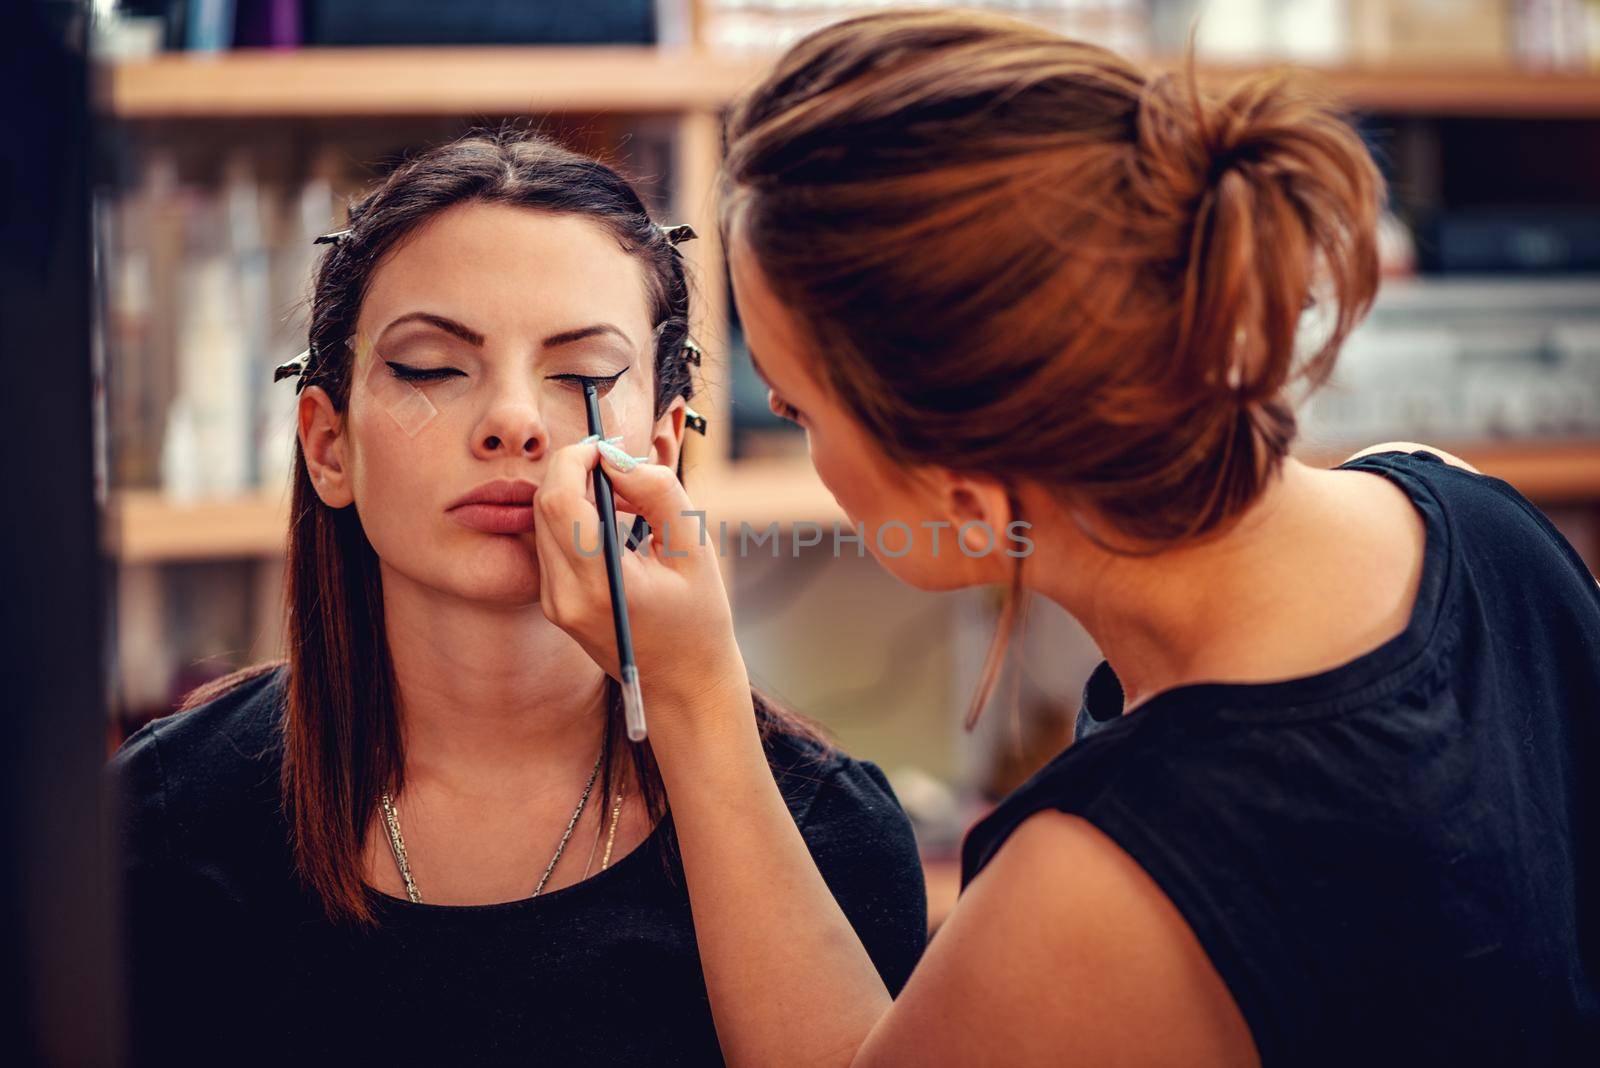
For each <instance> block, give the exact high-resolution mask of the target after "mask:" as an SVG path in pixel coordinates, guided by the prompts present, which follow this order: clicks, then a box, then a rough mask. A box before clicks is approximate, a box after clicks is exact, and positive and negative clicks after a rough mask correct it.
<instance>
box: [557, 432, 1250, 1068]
mask: <svg viewBox="0 0 1600 1068" xmlns="http://www.w3.org/2000/svg"><path fill="white" fill-rule="evenodd" d="M594 462H595V453H594V447H593V446H570V447H569V448H568V449H563V450H561V451H560V452H558V453H557V455H556V457H554V458H553V459H552V462H551V465H550V467H549V468H548V469H547V472H546V481H545V483H544V485H543V486H542V487H541V488H540V500H539V503H538V504H537V506H538V508H539V516H538V520H539V524H540V531H541V533H540V534H539V535H538V550H539V554H540V559H539V567H540V574H541V580H542V581H543V583H544V587H543V592H542V593H541V597H542V598H543V599H544V602H545V611H546V612H547V613H550V614H551V618H552V619H554V620H555V621H556V622H557V623H558V625H560V626H562V627H563V628H565V629H567V630H568V631H569V632H570V633H573V634H574V636H575V637H577V639H578V640H579V641H580V642H582V643H583V644H584V646H585V648H587V649H589V650H590V653H591V655H593V656H595V658H596V660H597V661H598V662H599V663H601V664H602V665H605V666H606V667H607V669H608V670H611V671H613V672H614V671H615V666H616V654H615V650H614V648H613V647H612V640H611V619H610V612H609V603H608V600H607V593H606V583H605V575H604V569H603V567H601V566H598V565H599V560H598V557H597V556H596V557H587V558H586V557H584V556H582V555H581V554H579V553H577V552H575V551H573V549H572V546H573V544H574V543H573V542H572V540H571V538H572V535H573V532H574V524H577V530H578V533H579V534H580V535H581V537H582V539H583V540H582V542H581V544H583V545H588V546H593V545H594V544H595V538H596V537H597V531H596V529H595V522H596V520H595V519H594V516H595V512H594V509H593V507H592V505H590V504H589V503H588V502H587V500H586V499H585V497H584V485H585V482H584V480H585V478H586V476H587V473H588V469H589V466H590V465H592V464H593V463H594ZM608 471H609V473H610V474H611V477H612V481H613V485H614V486H615V488H616V491H617V493H618V494H619V495H620V496H623V497H626V498H627V501H628V504H627V505H626V507H625V510H627V511H632V512H636V513H640V514H643V515H644V516H645V517H646V518H647V519H649V520H650V523H651V526H652V527H653V528H654V529H655V530H656V531H657V532H658V534H659V532H660V531H661V530H663V529H670V531H671V532H672V534H671V539H670V540H671V548H672V550H673V551H674V552H683V553H684V554H685V555H683V556H674V557H671V558H668V557H665V556H664V555H662V554H660V553H655V554H654V555H653V556H652V557H651V558H650V559H639V558H637V557H634V556H632V555H630V557H629V559H628V560H627V564H628V570H627V573H626V575H625V579H624V581H625V583H626V585H627V593H628V604H629V614H630V619H631V622H632V626H633V637H634V645H635V652H636V654H637V660H638V664H639V674H640V678H641V681H642V684H643V687H644V695H645V709H646V713H647V715H648V717H649V721H650V740H651V745H652V747H653V748H654V751H655V755H656V760H657V762H658V764H659V765H660V768H661V774H662V778H663V780H664V782H665V784H666V789H667V794H668V796H669V798H670V799H671V803H672V812H673V822H674V827H675V829H676V832H677V836H678V842H679V847H680V852H681V854H682V858H683V867H684V872H685V876H686V878H687V880H688V889H689V897H690V903H691V907H692V909H693V913H694V921H695V937H696V939H697V941H698V943H699V948H700V957H701V964H702V968H703V970H704V973H705V977H706V987H707V991H708V992H709V994H710V998H711V1007H712V1014H713V1016H714V1018H715V1020H716V1025H717V1035H718V1038H719V1040H720V1042H721V1044H722V1048H723V1053H724V1055H725V1057H726V1058H727V1060H728V1062H729V1063H730V1064H733V1065H759V1066H762V1068H768V1066H785V1065H797V1066H798V1065H804V1066H807V1068H811V1066H819V1065H838V1066H845V1065H884V1064H908V1063H922V1064H962V1065H975V1064H1007V1065H1019V1064H1072V1063H1081V1064H1098V1063H1106V1062H1109V1061H1113V1060H1115V1061H1117V1062H1118V1063H1133V1064H1138V1063H1148V1064H1173V1063H1183V1064H1188V1065H1197V1066H1203V1065H1225V1064H1226V1065H1240V1064H1251V1063H1254V1060H1255V1056H1254V1049H1253V1047H1252V1045H1251V1042H1250V1037H1249V1032H1248V1031H1247V1030H1246V1029H1245V1027H1244V1024H1243V1021H1242V1019H1241V1018H1240V1017H1239V1014H1238V1010H1237V1009H1236V1008H1235V1007H1234V1006H1233V1002H1232V1000H1231V998H1230V997H1229V995H1228V992H1227V990H1226V987H1225V986H1224V985H1223V983H1222V981H1221V979H1220V978H1218V976H1217V975H1216V972H1215V970H1214V969H1213V968H1212V966H1211V963H1210V961H1209V959H1208V958H1207V957H1206V955H1205V953H1204V952H1203V951H1202V950H1201V948H1200V946H1199V943H1198V941H1197V940H1196V939H1195V937H1194V935H1193V933H1192V932H1191V930H1190V929H1189V927H1188V925H1187V924H1186V923H1184V921H1183V919H1182V918H1181V916H1180V915H1179V914H1178V912H1177V910H1176V909H1175V908H1174V907H1173V906H1172V904H1171V903H1170V901H1168V900H1167V898H1166V897H1165V895H1163V894H1162V893H1161V891H1160V890H1159V889H1158V888H1157V887H1156V886H1155V884H1154V883H1153V882H1152V881H1151V879H1150V878H1149V876H1148V875H1146V874H1145V872H1144V871H1143V869H1141V868H1140V867H1139V866H1138V865H1137V864H1135V863H1134V862H1133V861H1132V860H1131V859H1130V858H1128V857H1127V855H1126V854H1125V853H1123V852H1122V850H1121V849H1119V848H1118V847H1117V846H1116V845H1115V844H1114V843H1112V842H1111V841H1110V840H1109V839H1107V838H1106V837H1105V836H1104V835H1102V834H1100V833H1099V832H1098V831H1096V830H1095V829H1094V828H1093V827H1091V826H1090V825H1089V824H1087V823H1085V822H1083V821H1082V820H1079V819H1076V818H1072V817H1068V816H1064V815H1060V814H1058V813H1045V814H1042V815H1040V816H1036V817H1034V818H1033V819H1030V820H1029V821H1027V823H1025V824H1024V825H1023V827H1022V828H1021V829H1020V830H1019V831H1018V832H1017V833H1016V834H1015V835H1014V836H1013V837H1012V839H1011V840H1010V841H1009V842H1008V843H1007V844H1006V846H1005V847H1004V848H1002V849H1001V851H1000V853H999V855H998V856H997V857H996V858H995V859H994V861H993V862H991V864H990V865H989V866H988V867H987V868H986V869H985V870H984V873H983V874H982V875H981V876H980V877H979V878H978V879H976V880H975V881H974V882H973V884H972V886H971V887H970V888H969V889H968V890H967V892H966V893H965V894H964V895H963V897H962V903H961V905H960V907H959V908H957V909H956V911H955V913H954V914H953V915H952V917H951V918H950V919H949V920H948V921H947V922H946V924H945V926H944V927H943V928H942V929H941V930H940V933H939V936H938V937H937V938H935V939H934V941H933V944H932V946H930V947H929V950H928V952H927V954H926V956H925V957H924V958H923V961H922V963H921V964H920V965H919V966H918V968H917V969H916V971H915V972H914V973H913V975H912V977H911V980H910V981H909V983H908V984H907V985H906V987H905V990H904V991H903V992H902V993H901V996H900V999H899V1001H897V1002H891V1000H890V998H889V995H888V992H887V991H886V990H885V988H884V986H883V983H882V981H881V980H880V979H879V977H878V973H877V971H876V969H875V968H874V967H873V964H872V961H871V959H870V958H869V957H868V955H867V953H866V951H865V950H864V949H863V948H862V946H861V942H860V940H859V939H858V938H857V937H856V935H855V932H854V930H853V929H852V928H851V926H850V924H849V922H848V920H847V919H846V918H845V916H844V914H843V912H842V911H841V910H840V908H839V906H838V904H837V903H836V902H835V901H834V899H833V897H832V895H831V894H830V893H829V892H828V888H827V886H826V885H825V883H824V882H823V880H822V877H821V875H820V874H819V873H818V871H817V868H816V865H815V864H814V863H813V862H812V859H811V856H810V854H809V852H808V851H807V849H806V845H805V842H804V840H803V839H802V838H801V836H800V833H799V831H798V830H797V829H796V827H795V824H794V821H793V820H792V819H791V818H790V816H789V813H788V810H787V809H786V807H785V805H784V802H783V799H782V797H781V795H780V794H779V792H778V789H777V786H776V784H775V783H774V781H773V778H772V774H771V772H770V770H769V768H768V766H767V762H766V759H765V756H764V754H763V752H762V748H761V742H760V738H759V736H758V733H757V729H756V723H755V718H754V716H753V715H752V711H751V707H750V690H749V680H748V677H747V675H746V672H745V668H744V662H743V659H742V657H741V656H740V654H739V650H738V647H737V646H736V644H735V643H734V639H733V625H732V618H731V614H730V612H729V609H728V602H727V595H726V592H725V590H724V589H723V586H722V579H721V574H720V571H719V569H718V567H717V561H716V558H715V555H714V552H713V549H712V547H711V546H709V545H707V546H701V545H699V544H698V538H697V537H696V536H695V535H696V533H697V530H698V528H697V527H696V525H695V523H694V521H693V520H684V519H682V518H681V516H680V513H681V512H682V511H685V510H687V509H689V508H690V507H692V506H691V505H690V504H689V502H688V499H687V497H686V496H685V495H684V492H683V488H682V487H681V486H680V485H679V484H678V482H677V480H676V479H675V478H674V477H673V475H672V473H671V472H670V471H669V470H667V469H666V468H664V467H657V466H653V465H647V466H641V467H639V468H636V469H635V470H633V471H627V472H624V471H618V470H617V469H616V468H614V467H612V466H611V465H609V464H608ZM669 522H670V527H669V526H668V524H669ZM686 527H687V529H685V528H686ZM657 544H658V545H659V542H658V543H657Z"/></svg>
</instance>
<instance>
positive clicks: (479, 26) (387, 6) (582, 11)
mask: <svg viewBox="0 0 1600 1068" xmlns="http://www.w3.org/2000/svg"><path fill="white" fill-rule="evenodd" d="M306 39H307V41H308V42H309V43H311V44H318V45H447V44H448V45H468V44H550V45H580V44H654V43H655V40H656V5H655V0H584V2H583V3H581V4H573V3H565V2H562V0H525V2H523V3H505V2H504V0H451V2H450V3H438V2H437V0H316V2H315V3H313V4H311V6H310V9H309V10H308V12H307V18H306Z"/></svg>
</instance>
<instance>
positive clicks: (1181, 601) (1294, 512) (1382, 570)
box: [1028, 460, 1422, 710]
mask: <svg viewBox="0 0 1600 1068" xmlns="http://www.w3.org/2000/svg"><path fill="white" fill-rule="evenodd" d="M1036 507H1039V508H1041V509H1048V507H1049V505H1048V504H1047V502H1045V501H1043V500H1040V501H1038V502H1037V504H1036ZM1033 537H1034V541H1035V543H1036V545H1038V546H1039V549H1040V551H1039V552H1037V553H1036V554H1035V558H1034V559H1032V560H1030V561H1029V563H1028V568H1029V570H1031V571H1032V572H1033V574H1034V575H1035V576H1037V577H1038V579H1037V581H1036V582H1032V583H1030V584H1032V585H1034V588H1036V589H1037V590H1038V591H1039V592H1040V593H1042V594H1044V595H1045V596H1047V597H1049V598H1050V599H1051V600H1054V601H1055V602H1056V603H1058V604H1060V605H1061V606H1062V607H1063V608H1065V609H1066V610H1067V611H1068V612H1069V613H1070V614H1071V615H1073V616H1074V617H1075V618H1076V619H1077V620H1078V621H1079V622H1080V623H1082V624H1083V626H1084V627H1085V629H1087V630H1088V631H1089V634H1090V636H1091V637H1092V638H1093V639H1094V641H1095V643H1096V644H1097V645H1098V646H1099V648H1100V651H1101V652H1102V654H1103V655H1104V656H1105V657H1106V659H1107V660H1108V661H1110V663H1111V667H1112V669H1113V670H1115V671H1116V673H1117V676H1118V678H1119V680H1120V681H1121V682H1122V685H1123V690H1124V692H1125V694H1126V697H1127V708H1128V709H1129V710H1131V709H1133V708H1135V707H1137V705H1138V704H1140V703H1142V702H1143V701H1145V700H1148V699H1149V698H1150V697H1151V696H1153V695H1155V694H1157V693H1160V692H1161V691H1163V690H1167V689H1171V688H1173V687H1175V686H1180V685H1184V684H1187V683H1193V682H1201V681H1239V682H1262V681H1270V680H1276V679H1283V678H1293V677H1298V676H1301V675H1309V674H1313V673H1315V672H1317V671H1321V670H1326V669H1328V668H1331V667H1334V666H1336V665H1337V664H1340V663H1343V662H1345V661H1347V660H1350V659H1353V658H1354V657H1356V656H1358V655H1360V654H1362V653H1364V652H1367V651H1369V650H1370V649H1372V648H1375V647H1376V646H1377V645H1379V644H1381V643H1382V642H1383V641H1386V640H1387V639H1388V638H1390V637H1392V636H1393V635H1394V634H1395V633H1397V632H1398V631H1399V629H1401V628H1402V627H1403V626H1404V624H1405V622H1406V620H1407V619H1408V617H1409V614H1410V610H1411V604H1412V602H1413V600H1414V597H1415V591H1416V585H1417V577H1418V575H1419V574H1420V566H1421V564H1420V561H1421V538H1422V530H1421V521H1420V519H1419V518H1418V517H1417V515H1416V512H1415V509H1414V508H1413V507H1412V506H1411V505H1410V503H1409V502H1408V501H1406V500H1405V499H1404V497H1403V495H1402V494H1400V492H1399V491H1398V490H1397V489H1395V488H1394V487H1393V486H1391V485H1389V484H1388V483H1387V482H1385V480H1384V479H1382V478H1381V477H1379V476H1375V475H1367V474H1363V473H1360V472H1352V471H1322V470H1316V469H1313V468H1310V467H1307V466H1305V465H1304V464H1301V463H1299V462H1297V461H1295V460H1288V461H1286V462H1285V463H1284V465H1283V468H1282V472H1281V474H1280V475H1279V476H1278V477H1276V478H1274V479H1273V480H1272V481H1271V482H1270V483H1269V484H1268V486H1267V488H1266V489H1265V490H1264V492H1263V493H1262V495H1261V497H1260V498H1259V499H1258V500H1257V501H1256V503H1255V504H1254V505H1252V506H1251V508H1250V509H1249V511H1248V512H1246V513H1245V514H1244V515H1243V516H1242V517H1241V518H1240V520H1239V521H1238V522H1237V523H1236V524H1235V525H1233V526H1232V527H1231V528H1229V529H1228V530H1227V531H1226V532H1225V533H1223V534H1221V535H1220V536H1218V537H1215V538H1212V539H1208V540H1205V541H1201V542H1196V543H1192V544H1190V545H1188V546H1185V547H1183V548H1180V549H1176V550H1171V551H1167V552H1162V553H1159V554H1157V555H1154V556H1126V555H1122V556H1118V555H1114V554H1110V553H1107V552H1105V551H1104V550H1103V549H1100V548H1098V547H1096V546H1095V545H1093V544H1092V543H1091V542H1090V541H1089V539H1087V538H1086V537H1084V535H1083V534H1082V533H1081V532H1080V531H1079V530H1078V529H1077V528H1076V527H1075V526H1074V525H1073V524H1072V522H1071V521H1070V519H1068V518H1066V517H1064V516H1063V515H1061V513H1060V512H1059V511H1056V513H1055V515H1054V516H1052V517H1051V522H1050V525H1049V529H1048V530H1045V529H1040V530H1038V531H1036V532H1035V533H1034V535H1033Z"/></svg>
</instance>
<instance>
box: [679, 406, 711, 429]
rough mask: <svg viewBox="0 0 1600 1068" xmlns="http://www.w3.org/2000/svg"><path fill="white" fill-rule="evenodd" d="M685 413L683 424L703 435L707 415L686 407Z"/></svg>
mask: <svg viewBox="0 0 1600 1068" xmlns="http://www.w3.org/2000/svg"><path fill="white" fill-rule="evenodd" d="M683 415H684V418H683V425H684V426H686V427H688V428H689V429H690V430H693V431H695V432H696V433H698V434H700V435H702V436H703V435H704V434H705V432H706V417H705V416H703V415H701V414H700V413H699V412H697V411H695V410H694V409H693V408H684V410H683Z"/></svg>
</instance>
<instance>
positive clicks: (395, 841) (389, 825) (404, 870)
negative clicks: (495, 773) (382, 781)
mask: <svg viewBox="0 0 1600 1068" xmlns="http://www.w3.org/2000/svg"><path fill="white" fill-rule="evenodd" d="M605 753H606V751H605V747H604V746H601V747H600V755H599V756H597V757H595V758H594V770H592V771H590V772H589V781H588V782H587V783H586V784H584V787H583V796H582V797H580V798H578V807H577V808H575V809H573V810H572V818H571V819H570V820H568V821H567V829H566V831H565V832H563V833H562V835H561V844H560V845H558V846H556V852H555V856H553V857H551V858H550V863H549V864H548V865H546V866H545V869H544V874H543V875H541V876H540V877H539V885H538V886H536V887H534V888H533V896H534V897H538V896H539V895H540V894H541V893H543V892H544V884H545V883H547V882H549V881H550V875H551V873H552V872H554V871H555V870H556V864H557V863H558V862H559V861H560V860H561V854H562V853H563V852H565V851H566V848H567V840H568V839H570V838H571V837H572V829H573V828H574V827H576V826H577V825H578V817H580V816H582V815H583V810H584V806H586V805H588V803H589V795H590V794H591V793H592V792H593V791H594V781H595V779H596V778H598V777H599V775H600V762H601V761H602V760H603V759H604V758H605ZM378 800H379V802H380V803H381V804H382V805H383V825H384V827H385V829H386V830H387V831H388V832H389V852H390V853H391V854H393V856H394V865H395V867H396V868H399V869H400V879H401V881H402V882H404V883H405V884H406V897H407V898H408V899H409V900H410V901H411V903H412V904H413V905H416V904H420V903H421V902H422V892H421V891H420V890H418V889H417V883H416V880H415V879H413V878H412V877H411V862H410V861H409V860H408V859H407V858H406V841H405V839H404V838H403V837H401V835H400V814H399V813H398V812H396V811H395V809H394V800H393V799H392V798H391V797H390V796H389V791H387V790H385V791H384V792H383V794H382V795H381V796H380V797H379V798H378ZM616 830H617V824H616V817H615V815H614V814H613V816H612V823H611V833H612V834H616ZM610 857H611V845H610V843H609V842H608V843H607V844H606V858H607V859H608V860H609V859H610Z"/></svg>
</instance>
